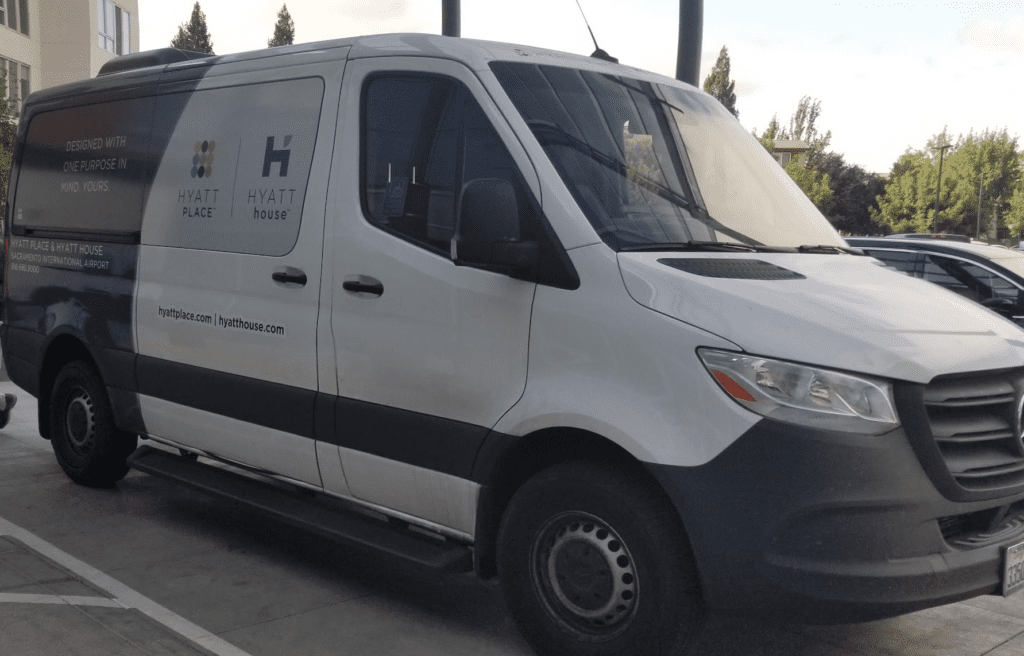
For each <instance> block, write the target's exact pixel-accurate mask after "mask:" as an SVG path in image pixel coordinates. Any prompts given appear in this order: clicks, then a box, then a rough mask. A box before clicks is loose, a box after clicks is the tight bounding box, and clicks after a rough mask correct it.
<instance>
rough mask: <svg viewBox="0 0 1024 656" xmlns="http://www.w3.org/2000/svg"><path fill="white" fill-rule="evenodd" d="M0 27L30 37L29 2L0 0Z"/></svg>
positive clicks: (24, 0)
mask: <svg viewBox="0 0 1024 656" xmlns="http://www.w3.org/2000/svg"><path fill="white" fill-rule="evenodd" d="M0 25H4V26H6V27H9V28H11V29H12V30H15V31H19V32H21V33H22V34H24V35H25V36H28V0H0Z"/></svg>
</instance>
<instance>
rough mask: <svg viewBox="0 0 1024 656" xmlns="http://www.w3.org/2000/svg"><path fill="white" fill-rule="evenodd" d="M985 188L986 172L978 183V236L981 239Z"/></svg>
mask: <svg viewBox="0 0 1024 656" xmlns="http://www.w3.org/2000/svg"><path fill="white" fill-rule="evenodd" d="M984 188H985V172H984V171H982V172H981V180H979V181H978V236H977V237H976V239H981V190H982V189H984Z"/></svg>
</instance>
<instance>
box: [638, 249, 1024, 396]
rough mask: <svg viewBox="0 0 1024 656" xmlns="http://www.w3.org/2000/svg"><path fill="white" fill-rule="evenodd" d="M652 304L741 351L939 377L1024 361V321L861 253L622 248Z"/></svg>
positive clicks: (641, 298) (913, 377) (909, 377)
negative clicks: (1022, 326) (1018, 323)
mask: <svg viewBox="0 0 1024 656" xmlns="http://www.w3.org/2000/svg"><path fill="white" fill-rule="evenodd" d="M618 261H619V268H620V270H621V273H622V278H623V281H624V282H625V285H626V290H627V291H628V292H629V294H630V296H632V298H633V299H634V300H635V301H636V302H637V303H640V304H641V305H643V306H645V307H648V308H650V309H652V310H654V311H656V312H660V313H662V314H666V315H668V316H670V317H674V318H676V319H678V320H680V321H684V322H686V323H689V324H692V325H694V326H696V327H698V328H701V329H703V330H706V331H708V332H711V333H714V334H716V335H718V336H720V337H722V338H724V339H727V340H729V341H730V342H732V343H734V344H735V345H736V346H737V348H738V349H739V350H742V351H745V352H748V353H751V354H756V355H763V356H765V357H774V358H780V359H784V360H792V361H796V362H803V363H807V364H815V365H820V366H825V367H831V368H835V369H844V370H847V371H851V372H856V373H865V374H873V375H876V376H884V377H886V378H894V379H898V380H906V381H911V382H917V383H927V382H929V381H930V380H931V379H932V378H934V377H935V376H937V375H939V374H946V373H960V372H967V371H980V370H988V369H1002V368H1006V367H1018V366H1022V365H1024V331H1022V330H1021V329H1020V328H1018V327H1017V326H1016V325H1015V324H1013V323H1011V322H1010V321H1008V320H1006V319H1003V318H1002V317H1000V316H998V315H997V314H995V313H994V312H991V311H989V310H987V309H985V308H983V307H981V306H980V305H977V304H975V303H972V302H971V301H969V300H967V299H965V298H963V297H961V296H959V295H957V294H955V293H953V292H950V291H947V290H946V289H943V288H942V287H939V286H938V285H934V284H932V283H929V282H925V281H923V280H919V279H916V278H912V277H910V276H907V275H905V274H903V273H900V272H898V271H895V270H893V269H888V268H885V267H883V266H882V265H881V264H880V263H879V262H878V261H877V260H875V259H873V258H870V257H864V256H855V255H845V254H843V255H818V254H799V253H750V254H746V253H740V254H735V255H734V254H723V253H691V252H685V253H664V252H662V253H619V254H618Z"/></svg>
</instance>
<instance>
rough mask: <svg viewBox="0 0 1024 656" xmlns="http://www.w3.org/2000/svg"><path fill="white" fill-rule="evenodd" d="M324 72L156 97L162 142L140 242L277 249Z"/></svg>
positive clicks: (298, 203) (291, 235) (299, 200)
mask: <svg viewBox="0 0 1024 656" xmlns="http://www.w3.org/2000/svg"><path fill="white" fill-rule="evenodd" d="M323 96H324V83H323V80H322V79H320V78H319V77H316V78H304V79H298V80H281V81H277V82H265V83H260V84H251V85H244V86H235V87H224V88H217V89H207V90H200V91H194V92H190V93H175V94H168V95H164V96H160V97H158V98H157V106H156V118H155V119H154V125H153V137H154V142H156V143H165V144H166V146H165V147H163V148H162V150H163V152H162V153H161V160H160V165H159V169H158V170H157V172H156V176H155V178H154V180H153V186H152V189H151V190H150V192H149V196H148V197H147V200H146V209H145V217H146V220H145V222H144V225H143V230H142V243H143V244H145V245H152V246H172V247H178V248H193V249H199V250H210V251H227V252H234V253H249V254H257V255H274V256H281V255H285V254H287V253H289V252H290V251H291V250H292V248H293V247H294V246H295V241H296V239H297V238H298V235H299V222H300V219H301V215H302V207H303V202H304V200H305V196H306V184H307V182H308V181H309V171H310V165H311V163H312V161H313V146H314V144H315V143H316V134H317V127H318V125H319V121H320V106H321V102H322V100H323Z"/></svg>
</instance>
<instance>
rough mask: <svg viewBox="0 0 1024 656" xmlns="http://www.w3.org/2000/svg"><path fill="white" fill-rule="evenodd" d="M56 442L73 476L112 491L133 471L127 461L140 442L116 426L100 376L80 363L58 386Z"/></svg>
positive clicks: (53, 404) (53, 400)
mask: <svg viewBox="0 0 1024 656" xmlns="http://www.w3.org/2000/svg"><path fill="white" fill-rule="evenodd" d="M50 442H51V443H52V444H53V452H54V454H55V455H56V456H57V463H58V464H60V467H61V469H63V470H64V473H65V474H67V476H68V478H70V479H71V480H73V481H74V482H76V483H79V484H81V485H88V486H89V487H111V486H112V485H113V484H114V483H116V482H117V481H119V480H121V479H122V478H124V476H125V474H127V473H128V464H127V462H126V459H127V458H128V456H129V455H131V454H132V452H133V451H135V447H136V446H137V443H138V438H137V436H135V435H132V434H130V433H126V432H124V431H121V430H118V428H117V427H116V426H115V425H114V413H113V411H112V410H111V409H110V400H109V399H108V398H107V390H106V387H105V386H104V385H103V381H102V380H101V379H100V376H99V373H98V372H97V371H96V369H95V368H94V367H93V366H92V365H90V364H88V363H86V362H83V361H80V360H79V361H75V362H70V363H68V364H67V365H65V367H64V368H63V369H61V370H60V373H59V374H57V378H56V380H55V381H54V383H53V393H52V394H51V395H50Z"/></svg>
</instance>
